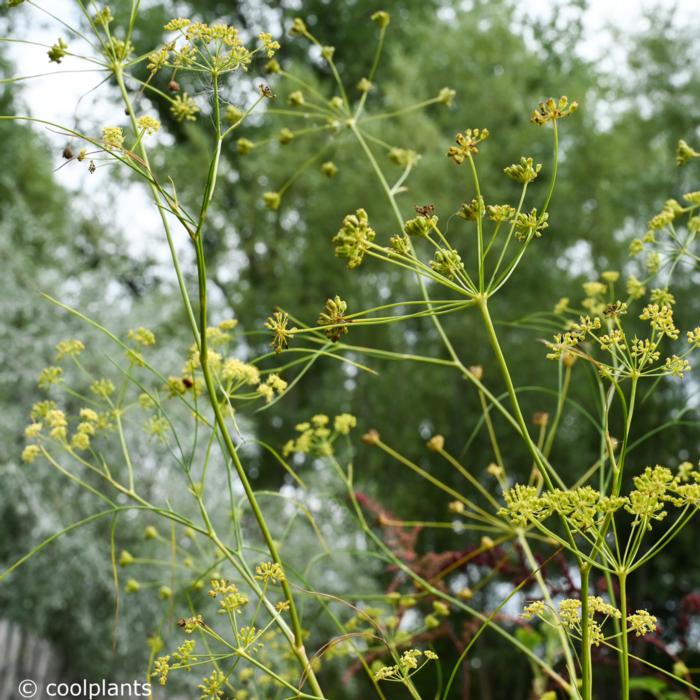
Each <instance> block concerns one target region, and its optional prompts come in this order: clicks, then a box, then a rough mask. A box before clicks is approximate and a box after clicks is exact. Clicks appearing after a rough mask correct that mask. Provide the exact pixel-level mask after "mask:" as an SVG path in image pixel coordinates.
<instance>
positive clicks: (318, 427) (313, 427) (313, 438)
mask: <svg viewBox="0 0 700 700" xmlns="http://www.w3.org/2000/svg"><path fill="white" fill-rule="evenodd" d="M356 425H357V419H356V418H355V416H353V415H350V414H349V413H341V414H340V415H337V416H336V417H335V418H334V420H333V424H332V426H333V427H332V428H331V421H330V418H329V417H328V416H326V415H323V414H319V415H316V416H313V417H312V418H311V419H310V420H309V421H306V422H304V423H299V424H298V425H296V426H295V430H296V431H297V432H298V433H299V435H298V436H297V437H296V438H295V439H293V440H288V441H287V443H286V444H285V445H284V447H283V448H282V454H283V455H284V456H285V457H286V456H289V455H290V454H293V453H294V452H300V453H302V454H311V455H316V456H319V457H329V456H331V455H332V454H333V443H334V442H335V440H336V439H337V438H338V436H339V435H348V434H349V432H350V431H351V430H352V429H353V428H355V427H356Z"/></svg>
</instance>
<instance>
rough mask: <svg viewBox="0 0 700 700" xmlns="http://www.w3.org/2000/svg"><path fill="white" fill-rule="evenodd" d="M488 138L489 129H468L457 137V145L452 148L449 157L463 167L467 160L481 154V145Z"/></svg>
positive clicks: (448, 152) (449, 150)
mask: <svg viewBox="0 0 700 700" xmlns="http://www.w3.org/2000/svg"><path fill="white" fill-rule="evenodd" d="M488 137H489V130H488V129H467V130H466V131H465V132H463V133H459V134H457V136H456V137H455V141H456V142H457V145H456V146H451V147H450V148H449V149H448V151H447V155H448V156H449V157H450V158H452V160H453V161H454V162H455V163H457V165H461V164H462V163H464V161H465V160H466V159H467V158H469V157H470V156H472V155H476V154H477V153H478V152H479V144H480V143H481V142H482V141H485V140H486V139H487V138H488Z"/></svg>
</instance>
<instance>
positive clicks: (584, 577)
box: [579, 563, 593, 700]
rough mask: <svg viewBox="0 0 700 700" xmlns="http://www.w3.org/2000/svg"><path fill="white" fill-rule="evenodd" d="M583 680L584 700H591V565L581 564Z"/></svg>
mask: <svg viewBox="0 0 700 700" xmlns="http://www.w3.org/2000/svg"><path fill="white" fill-rule="evenodd" d="M579 571H580V572H581V678H582V681H583V687H582V695H583V700H591V698H592V697H593V672H592V666H591V639H590V627H589V624H588V617H589V609H588V579H589V576H590V572H591V565H590V564H587V563H581V564H580V565H579Z"/></svg>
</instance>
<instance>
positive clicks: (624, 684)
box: [617, 571, 630, 700]
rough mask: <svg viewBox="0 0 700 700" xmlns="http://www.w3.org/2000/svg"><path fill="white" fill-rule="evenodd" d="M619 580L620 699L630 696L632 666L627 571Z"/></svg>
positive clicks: (619, 575) (621, 573)
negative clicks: (629, 641) (628, 621)
mask: <svg viewBox="0 0 700 700" xmlns="http://www.w3.org/2000/svg"><path fill="white" fill-rule="evenodd" d="M617 580H618V582H619V584H620V612H621V613H622V615H621V618H622V619H621V620H620V653H619V660H620V700H629V697H630V666H629V645H628V638H627V572H626V571H624V572H619V573H618V575H617Z"/></svg>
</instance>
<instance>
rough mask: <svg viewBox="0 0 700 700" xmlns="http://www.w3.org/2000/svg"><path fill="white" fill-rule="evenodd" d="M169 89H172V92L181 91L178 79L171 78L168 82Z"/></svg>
mask: <svg viewBox="0 0 700 700" xmlns="http://www.w3.org/2000/svg"><path fill="white" fill-rule="evenodd" d="M168 90H170V92H180V83H178V82H177V80H171V81H170V82H169V83H168Z"/></svg>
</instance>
